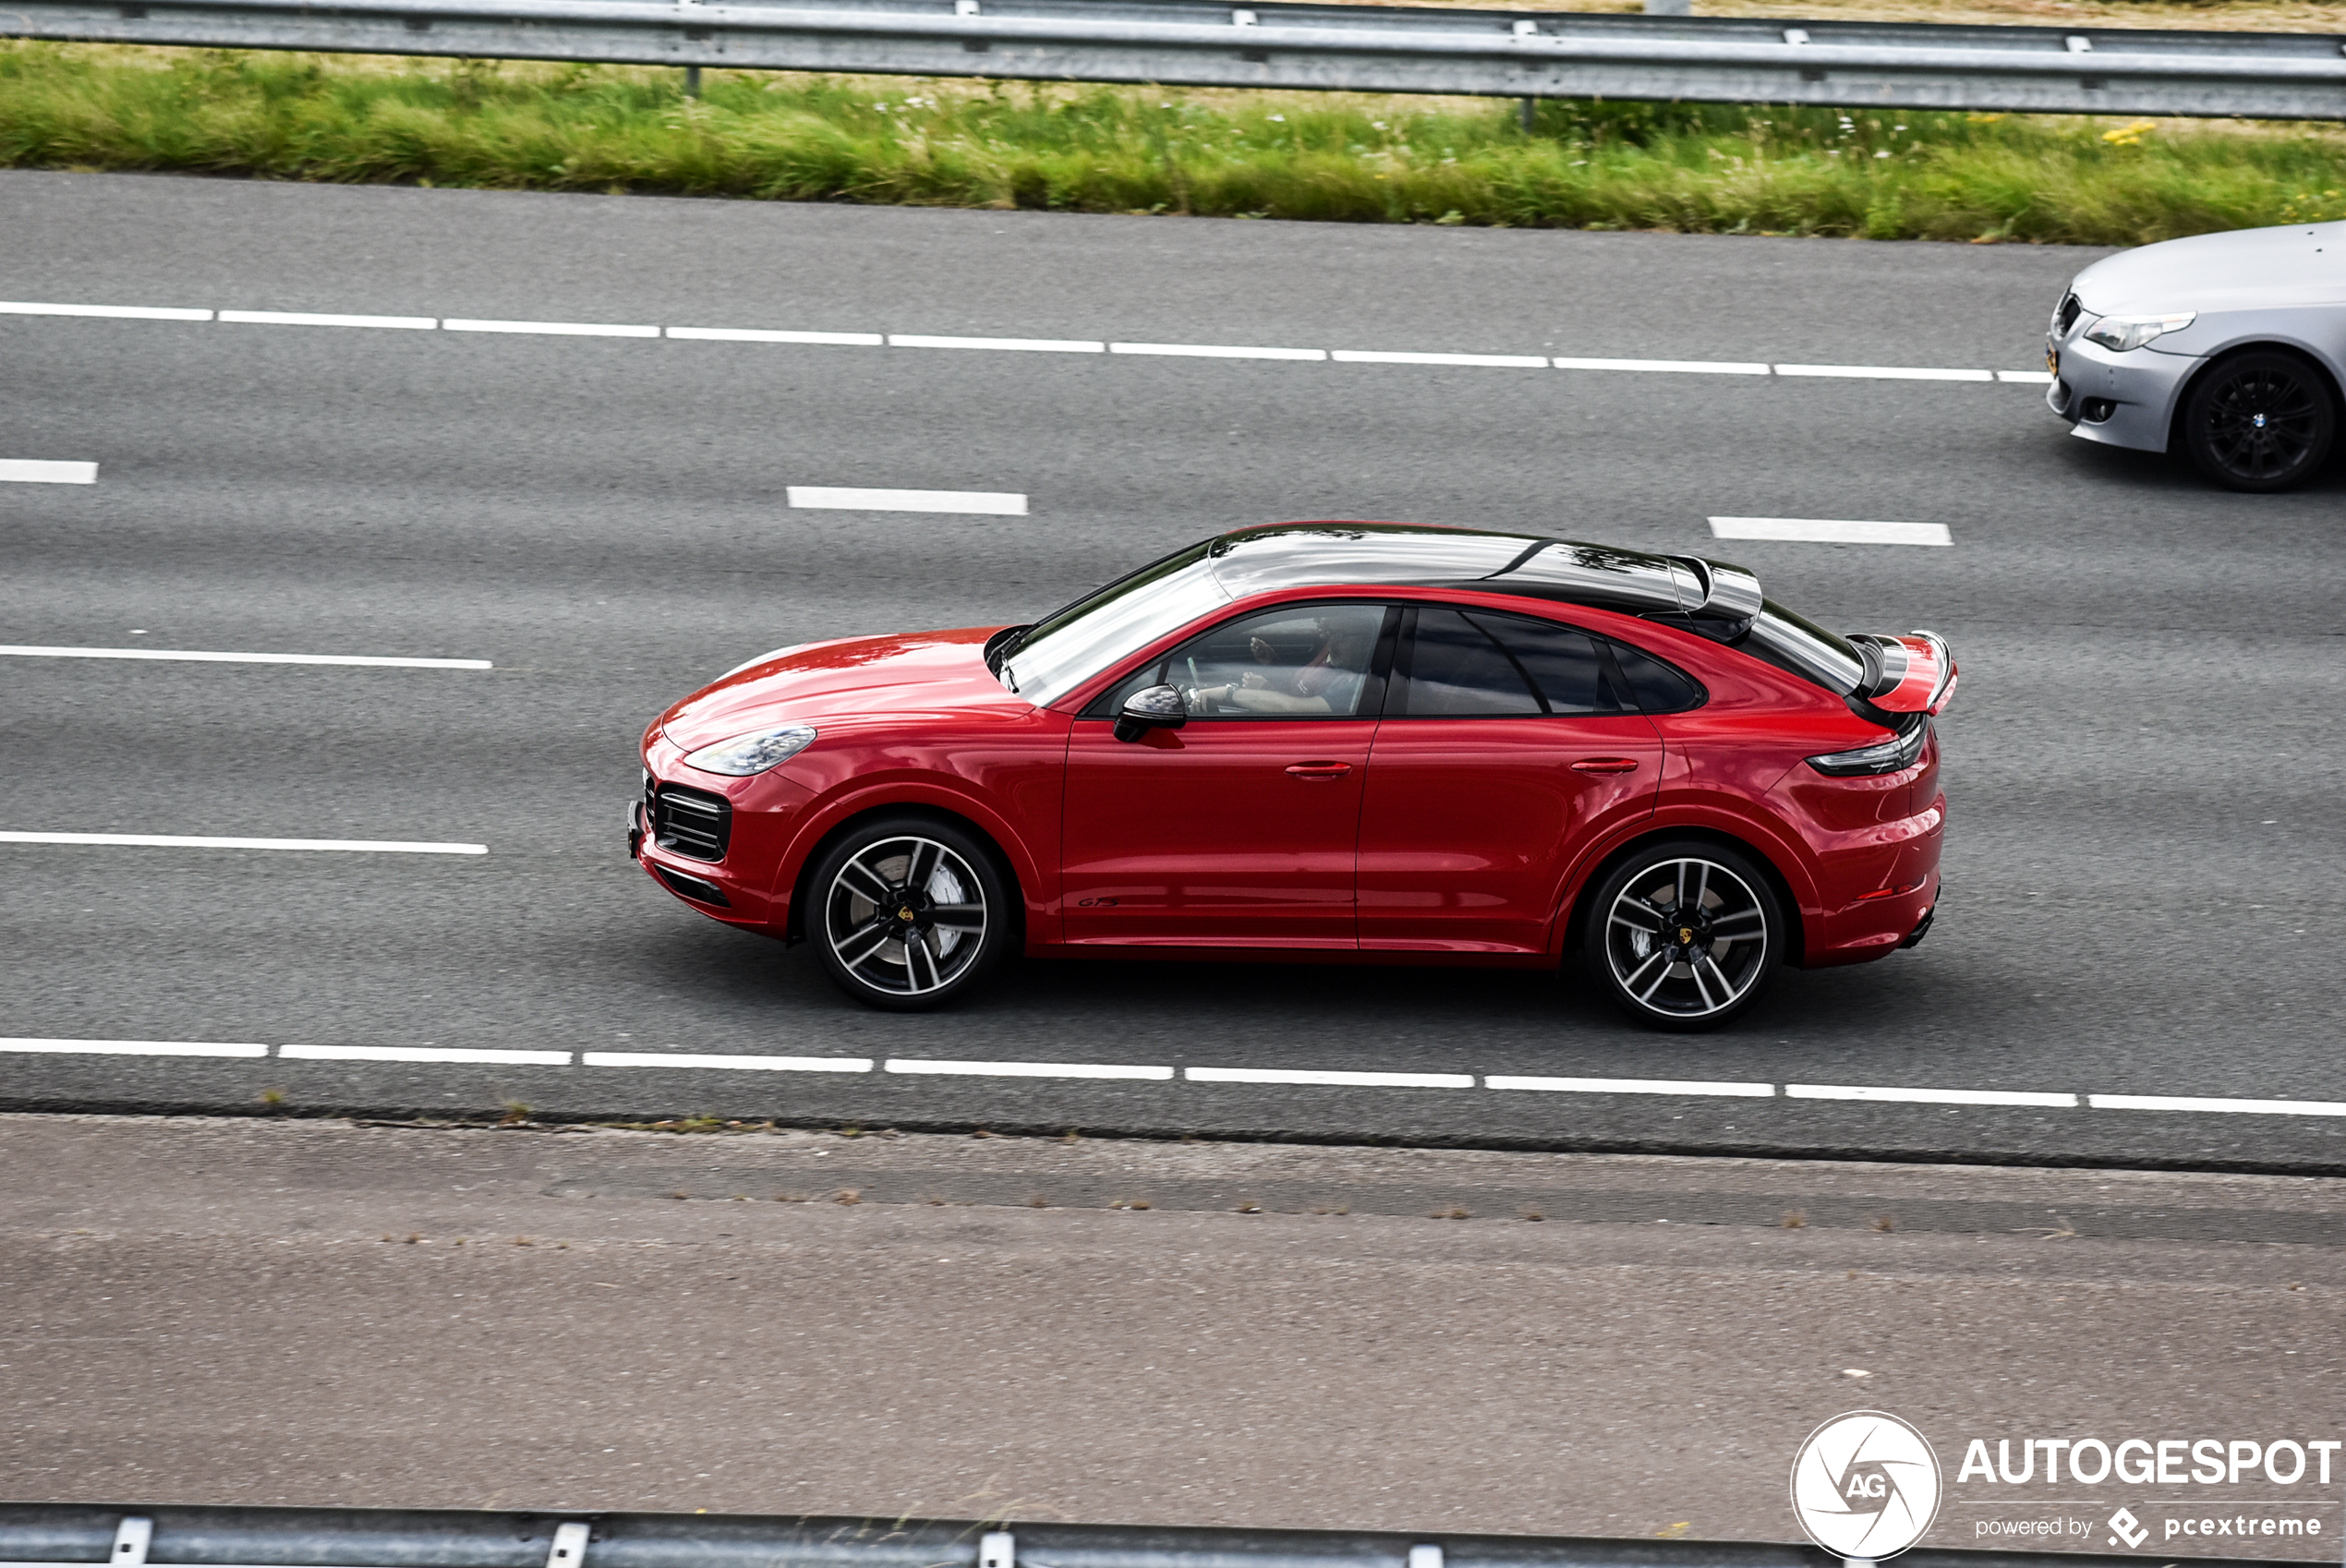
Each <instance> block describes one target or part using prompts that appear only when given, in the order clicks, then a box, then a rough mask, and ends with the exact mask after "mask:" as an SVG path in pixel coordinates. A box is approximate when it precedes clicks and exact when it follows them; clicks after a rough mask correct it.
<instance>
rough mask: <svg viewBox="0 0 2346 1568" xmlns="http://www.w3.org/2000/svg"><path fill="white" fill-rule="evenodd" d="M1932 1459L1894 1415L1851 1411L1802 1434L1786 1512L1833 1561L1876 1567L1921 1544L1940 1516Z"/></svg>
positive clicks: (1935, 1457)
mask: <svg viewBox="0 0 2346 1568" xmlns="http://www.w3.org/2000/svg"><path fill="white" fill-rule="evenodd" d="M1939 1486H1940V1478H1939V1456H1938V1455H1937V1454H1935V1453H1931V1451H1930V1444H1929V1441H1927V1440H1926V1439H1925V1438H1924V1437H1923V1435H1922V1434H1921V1433H1920V1432H1918V1431H1917V1430H1915V1429H1914V1428H1912V1427H1910V1426H1908V1425H1906V1423H1905V1422H1904V1421H1901V1420H1900V1419H1898V1417H1895V1416H1885V1415H1883V1414H1881V1412H1880V1411H1878V1410H1858V1411H1854V1412H1852V1413H1851V1414H1849V1415H1846V1416H1836V1417H1833V1418H1832V1420H1830V1421H1827V1422H1826V1423H1825V1424H1824V1425H1823V1426H1821V1427H1819V1428H1818V1429H1816V1430H1815V1431H1813V1432H1810V1433H1809V1434H1808V1441H1807V1442H1804V1443H1802V1444H1801V1445H1800V1453H1799V1456H1798V1457H1797V1458H1796V1459H1794V1460H1793V1462H1792V1511H1793V1512H1794V1513H1795V1514H1798V1515H1799V1516H1800V1527H1801V1528H1802V1529H1804V1530H1807V1531H1808V1538H1809V1539H1810V1540H1812V1541H1815V1542H1816V1543H1817V1544H1818V1545H1819V1546H1820V1547H1823V1548H1824V1549H1825V1550H1827V1551H1829V1552H1832V1554H1833V1555H1834V1556H1835V1557H1842V1558H1856V1559H1858V1560H1860V1561H1866V1562H1879V1561H1880V1559H1882V1558H1885V1557H1894V1556H1896V1555H1897V1554H1898V1553H1900V1552H1902V1551H1904V1550H1906V1549H1907V1548H1908V1547H1910V1546H1912V1545H1914V1544H1915V1542H1917V1541H1918V1540H1920V1539H1921V1538H1922V1534H1923V1532H1924V1531H1925V1530H1928V1529H1929V1528H1930V1521H1931V1520H1932V1519H1933V1518H1935V1517H1937V1515H1938V1513H1939Z"/></svg>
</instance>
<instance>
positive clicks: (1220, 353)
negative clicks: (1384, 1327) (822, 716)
mask: <svg viewBox="0 0 2346 1568" xmlns="http://www.w3.org/2000/svg"><path fill="white" fill-rule="evenodd" d="M0 315H14V316H102V317H122V318H128V319H133V320H153V321H209V320H214V313H213V312H212V311H210V310H190V309H183V308H176V307H167V306H137V305H49V304H42V303H39V302H35V301H26V300H17V301H0ZM217 319H218V320H222V321H227V322H243V323H248V324H253V325H266V326H288V327H304V326H308V327H394V328H414V329H417V330H425V331H428V330H429V329H431V328H432V327H434V326H437V327H439V328H440V329H441V330H442V331H445V332H520V333H535V334H538V335H541V336H552V337H603V338H657V337H668V338H683V339H694V340H698V341H701V342H708V343H763V344H829V345H832V346H836V347H848V348H878V347H881V346H883V345H884V346H887V347H890V348H953V349H977V350H991V351H994V352H997V353H1008V354H1119V355H1133V356H1157V357H1170V358H1182V359H1267V360H1299V361H1314V362H1328V361H1333V362H1335V363H1336V364H1339V365H1419V366H1437V367H1439V366H1449V367H1458V368H1487V369H1538V368H1542V367H1543V366H1554V368H1556V369H1559V370H1630V371H1651V372H1663V373H1670V374H1679V375H1699V376H1801V377H1812V378H1813V377H1826V378H1841V379H1852V378H1855V379H1863V380H1893V381H1999V380H2001V381H2013V382H2022V383H2026V384H2029V385H2036V386H2042V385H2045V384H2047V383H2049V382H2050V381H2051V380H2052V378H2051V376H2050V375H2049V374H2047V373H2046V372H2044V371H2042V370H1977V369H1965V368H1954V367H1939V366H1928V365H1768V364H1763V363H1760V362H1757V361H1747V360H1734V359H1619V358H1603V357H1590V356H1578V355H1544V354H1445V353H1434V352H1430V351H1418V350H1401V349H1365V348H1339V349H1325V348H1300V347H1298V348H1288V347H1278V346H1273V345H1242V344H1210V343H1104V342H1100V341H1097V340H1094V339H1092V338H1010V337H967V336H941V335H938V334H936V333H929V332H888V333H880V332H807V331H791V330H783V329H780V328H766V327H666V328H662V327H653V326H630V325H620V324H615V323H609V322H596V321H495V320H471V319H468V318H461V317H449V318H434V317H430V316H362V315H341V314H334V313H330V312H322V311H303V310H223V311H220V312H219V313H218V316H217Z"/></svg>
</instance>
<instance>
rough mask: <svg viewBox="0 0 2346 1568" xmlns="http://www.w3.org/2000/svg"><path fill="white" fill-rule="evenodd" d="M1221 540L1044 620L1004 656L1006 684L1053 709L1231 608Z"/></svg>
mask: <svg viewBox="0 0 2346 1568" xmlns="http://www.w3.org/2000/svg"><path fill="white" fill-rule="evenodd" d="M1212 547H1213V541H1212V540H1211V539H1209V540H1207V541H1206V542H1205V543H1203V544H1197V545H1191V546H1190V547H1189V548H1188V549H1180V550H1176V551H1175V552H1174V553H1173V554H1171V555H1168V556H1167V557H1166V558H1165V559H1164V560H1162V561H1153V562H1151V563H1150V564H1149V565H1146V566H1143V567H1142V568H1141V569H1140V570H1139V571H1138V572H1135V573H1132V574H1131V576H1130V577H1124V578H1120V579H1119V580H1118V581H1116V582H1113V583H1110V584H1109V585H1107V586H1106V587H1105V588H1102V589H1101V590H1099V592H1097V593H1095V594H1091V595H1088V596H1086V597H1083V598H1080V599H1078V600H1076V601H1075V602H1074V603H1073V604H1070V605H1069V606H1068V607H1067V608H1065V609H1058V610H1054V611H1052V612H1051V613H1050V614H1049V615H1047V616H1046V617H1044V618H1043V619H1042V620H1041V621H1036V622H1035V623H1034V625H1033V626H1032V627H1030V628H1028V630H1027V631H1026V632H1025V633H1023V634H1022V636H1020V638H1019V639H1018V641H1016V642H1015V643H1012V644H1011V645H1010V648H1009V649H1008V651H1007V652H1006V653H1005V654H1004V656H1003V657H1002V661H1001V663H1000V664H999V665H998V667H997V668H996V669H995V673H996V674H997V675H998V676H1000V677H1001V681H1002V684H1003V685H1005V686H1008V687H1009V688H1010V690H1011V691H1013V692H1016V693H1017V694H1019V695H1020V696H1022V697H1024V698H1025V699H1026V700H1027V701H1028V702H1031V703H1033V704H1034V706H1036V707H1047V706H1050V705H1051V704H1052V703H1054V702H1057V701H1058V699H1059V698H1061V697H1063V696H1065V695H1067V694H1068V693H1070V692H1071V691H1073V690H1074V689H1075V688H1076V687H1077V686H1080V685H1082V683H1083V682H1084V681H1086V680H1088V679H1090V678H1091V677H1092V676H1094V675H1096V674H1098V673H1099V672H1100V671H1102V670H1103V669H1106V668H1107V667H1108V666H1110V665H1112V664H1114V663H1115V662H1116V661H1117V660H1118V659H1120V658H1122V657H1124V656H1125V655H1127V654H1131V653H1137V652H1139V651H1140V650H1141V649H1142V648H1144V647H1146V646H1147V645H1149V644H1151V643H1153V642H1155V641H1156V639H1157V638H1159V637H1161V636H1164V635H1165V634H1166V633H1168V632H1174V631H1178V630H1179V629H1180V628H1181V627H1183V626H1186V625H1188V624H1189V623H1190V622H1191V621H1194V620H1196V619H1197V618H1198V617H1199V616H1201V615H1203V614H1205V613H1206V612H1207V611H1208V610H1212V609H1219V608H1220V607H1221V606H1223V605H1226V604H1227V603H1229V602H1230V596H1229V595H1228V594H1227V593H1225V592H1223V591H1222V587H1221V585H1220V584H1218V583H1216V582H1215V580H1214V568H1213V564H1212V562H1210V561H1208V560H1207V559H1206V552H1207V550H1208V549H1211V548H1212Z"/></svg>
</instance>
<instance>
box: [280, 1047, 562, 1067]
mask: <svg viewBox="0 0 2346 1568" xmlns="http://www.w3.org/2000/svg"><path fill="white" fill-rule="evenodd" d="M277 1055H278V1057H279V1059H280V1060H283V1061H288V1062H436V1063H448V1064H452V1065H470V1066H478V1067H568V1066H570V1053H569V1052H567V1051H490V1050H477V1049H473V1048H471V1047H467V1046H461V1045H455V1046H452V1045H280V1046H278V1047H277Z"/></svg>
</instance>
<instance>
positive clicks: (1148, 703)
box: [1116, 686, 1190, 741]
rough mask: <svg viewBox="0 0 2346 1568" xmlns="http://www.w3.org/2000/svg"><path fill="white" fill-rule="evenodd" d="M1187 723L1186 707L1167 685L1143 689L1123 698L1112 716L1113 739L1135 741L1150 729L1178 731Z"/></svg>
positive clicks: (1188, 711) (1174, 691)
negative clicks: (1120, 707) (1113, 724)
mask: <svg viewBox="0 0 2346 1568" xmlns="http://www.w3.org/2000/svg"><path fill="white" fill-rule="evenodd" d="M1189 721H1190V709H1189V705H1188V704H1186V703H1184V702H1183V701H1181V694H1180V692H1179V690H1177V689H1176V688H1174V687H1171V686H1144V687H1143V688H1142V689H1141V690H1139V691H1137V692H1135V693H1133V694H1131V696H1129V697H1127V698H1125V699H1124V711H1123V712H1121V713H1119V714H1118V715H1117V716H1116V738H1117V739H1118V740H1119V741H1137V740H1139V739H1140V738H1141V737H1142V736H1143V735H1145V734H1147V733H1148V732H1149V731H1150V730H1179V728H1180V727H1181V726H1182V725H1184V724H1187V723H1188V722H1189Z"/></svg>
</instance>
